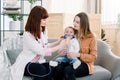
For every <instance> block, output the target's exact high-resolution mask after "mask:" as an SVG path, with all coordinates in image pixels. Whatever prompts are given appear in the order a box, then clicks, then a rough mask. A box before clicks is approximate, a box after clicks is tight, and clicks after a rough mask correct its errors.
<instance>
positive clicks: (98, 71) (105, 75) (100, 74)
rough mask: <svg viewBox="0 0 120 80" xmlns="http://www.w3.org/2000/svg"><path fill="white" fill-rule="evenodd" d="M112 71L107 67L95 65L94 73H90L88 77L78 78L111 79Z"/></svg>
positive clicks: (92, 79)
mask: <svg viewBox="0 0 120 80" xmlns="http://www.w3.org/2000/svg"><path fill="white" fill-rule="evenodd" d="M110 78H111V72H110V71H108V70H107V69H105V68H103V67H101V66H98V65H95V70H94V74H92V75H88V76H86V77H81V78H77V79H76V80H110Z"/></svg>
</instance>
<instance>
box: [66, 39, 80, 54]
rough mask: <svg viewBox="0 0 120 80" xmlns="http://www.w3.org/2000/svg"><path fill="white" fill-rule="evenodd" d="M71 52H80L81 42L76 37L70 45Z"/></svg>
mask: <svg viewBox="0 0 120 80" xmlns="http://www.w3.org/2000/svg"><path fill="white" fill-rule="evenodd" d="M68 50H69V52H79V50H80V46H79V42H78V40H77V39H76V38H74V39H72V41H71V45H70V46H69V49H68Z"/></svg>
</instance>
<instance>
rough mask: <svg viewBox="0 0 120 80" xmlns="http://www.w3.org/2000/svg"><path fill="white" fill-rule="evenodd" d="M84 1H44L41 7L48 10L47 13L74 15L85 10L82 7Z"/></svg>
mask: <svg viewBox="0 0 120 80" xmlns="http://www.w3.org/2000/svg"><path fill="white" fill-rule="evenodd" d="M85 1H86V0H45V1H44V2H43V6H44V7H45V8H46V9H47V10H48V12H49V13H71V14H74V13H75V14H76V13H79V12H81V11H85V10H86V8H85V7H84V5H85ZM47 3H49V4H47ZM46 4H47V5H46Z"/></svg>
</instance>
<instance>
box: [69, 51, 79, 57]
mask: <svg viewBox="0 0 120 80" xmlns="http://www.w3.org/2000/svg"><path fill="white" fill-rule="evenodd" d="M67 57H68V58H76V57H80V53H73V52H70V53H68V54H67Z"/></svg>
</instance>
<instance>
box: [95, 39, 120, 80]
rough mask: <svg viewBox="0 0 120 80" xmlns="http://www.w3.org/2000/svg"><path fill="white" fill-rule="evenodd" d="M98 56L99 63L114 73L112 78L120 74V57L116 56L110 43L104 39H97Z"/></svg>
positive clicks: (112, 79)
mask: <svg viewBox="0 0 120 80" xmlns="http://www.w3.org/2000/svg"><path fill="white" fill-rule="evenodd" d="M97 49H98V58H97V61H96V62H97V64H98V65H101V66H102V67H104V68H106V69H107V70H109V71H110V72H111V73H112V77H111V80H114V79H115V78H117V77H118V76H120V57H118V56H116V55H115V54H114V53H113V52H112V51H111V49H110V47H109V45H108V44H107V43H106V42H105V41H102V40H98V41H97Z"/></svg>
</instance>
